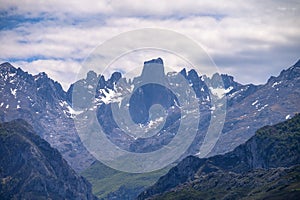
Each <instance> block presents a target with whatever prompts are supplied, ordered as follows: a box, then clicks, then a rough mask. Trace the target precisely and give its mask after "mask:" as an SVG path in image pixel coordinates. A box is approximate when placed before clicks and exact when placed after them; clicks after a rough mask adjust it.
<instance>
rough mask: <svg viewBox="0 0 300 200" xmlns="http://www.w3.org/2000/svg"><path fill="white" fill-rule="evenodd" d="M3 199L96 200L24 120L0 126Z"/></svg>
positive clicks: (89, 187)
mask: <svg viewBox="0 0 300 200" xmlns="http://www.w3.org/2000/svg"><path fill="white" fill-rule="evenodd" d="M0 181H1V182H0V199H39V200H40V199H57V200H58V199H70V200H73V199H78V200H82V199H96V197H94V196H93V194H92V189H91V185H90V183H89V182H88V181H86V180H85V179H84V178H83V177H81V176H79V175H77V174H76V172H75V171H74V170H73V169H71V168H70V167H69V166H68V164H67V162H66V161H65V160H64V159H63V158H62V156H61V155H60V153H59V152H58V151H57V150H56V149H53V148H52V147H51V146H50V145H49V144H48V143H47V142H46V141H45V140H43V139H41V138H40V137H39V136H38V135H36V134H35V133H34V131H33V129H32V127H31V126H30V125H29V124H28V123H27V122H25V121H23V120H14V121H11V122H6V123H2V124H0Z"/></svg>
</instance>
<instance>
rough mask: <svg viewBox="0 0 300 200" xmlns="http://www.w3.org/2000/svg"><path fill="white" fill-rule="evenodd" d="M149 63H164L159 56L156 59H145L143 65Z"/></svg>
mask: <svg viewBox="0 0 300 200" xmlns="http://www.w3.org/2000/svg"><path fill="white" fill-rule="evenodd" d="M151 63H156V64H161V65H163V64H164V62H163V60H162V59H161V58H157V59H152V60H148V61H145V62H144V65H146V64H151Z"/></svg>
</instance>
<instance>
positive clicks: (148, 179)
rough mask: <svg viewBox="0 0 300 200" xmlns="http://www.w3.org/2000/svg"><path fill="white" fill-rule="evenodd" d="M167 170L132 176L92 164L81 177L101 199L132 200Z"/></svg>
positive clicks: (131, 174) (102, 165) (101, 165)
mask: <svg viewBox="0 0 300 200" xmlns="http://www.w3.org/2000/svg"><path fill="white" fill-rule="evenodd" d="M168 169H170V168H166V169H162V170H159V171H155V172H150V173H143V174H133V173H126V172H121V171H117V170H115V169H112V168H110V167H108V166H106V165H104V164H102V163H101V162H99V161H97V162H95V163H93V165H92V166H91V167H89V168H88V169H87V170H85V171H84V172H83V173H82V175H83V176H84V177H85V178H86V179H87V180H88V181H89V182H90V183H91V184H92V186H93V193H94V194H95V195H96V196H97V197H98V198H100V199H101V198H102V199H108V198H114V199H124V200H125V199H134V198H135V197H136V196H137V195H138V194H139V193H140V192H142V191H143V190H144V189H145V188H147V187H149V186H150V185H152V184H154V183H155V182H156V181H157V180H158V178H159V177H161V176H162V175H164V174H166V173H167V171H168Z"/></svg>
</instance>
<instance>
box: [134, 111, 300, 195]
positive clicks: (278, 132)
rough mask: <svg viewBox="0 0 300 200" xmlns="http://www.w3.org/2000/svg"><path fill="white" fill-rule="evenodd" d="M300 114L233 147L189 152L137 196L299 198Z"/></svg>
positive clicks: (265, 128)
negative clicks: (206, 153)
mask: <svg viewBox="0 0 300 200" xmlns="http://www.w3.org/2000/svg"><path fill="white" fill-rule="evenodd" d="M299 196H300V114H297V115H296V116H295V117H293V118H292V119H290V120H287V121H285V122H282V123H279V124H276V125H274V126H265V127H263V128H261V129H259V130H258V131H257V132H256V134H255V136H253V137H252V138H251V139H250V140H248V141H247V142H246V143H245V144H243V145H240V146H238V147H237V148H236V149H235V150H234V151H232V152H229V153H227V154H224V155H218V156H214V157H210V158H205V159H199V158H196V157H193V156H190V157H187V158H186V159H184V160H183V161H181V162H180V163H179V164H178V165H177V166H175V167H173V168H172V169H171V170H170V171H169V172H168V173H167V174H166V175H165V176H163V177H161V178H160V179H159V180H158V181H157V182H156V183H155V184H154V185H153V186H151V187H150V188H148V189H147V190H145V191H144V192H143V193H141V194H140V195H139V197H138V199H148V198H149V199H298V198H299Z"/></svg>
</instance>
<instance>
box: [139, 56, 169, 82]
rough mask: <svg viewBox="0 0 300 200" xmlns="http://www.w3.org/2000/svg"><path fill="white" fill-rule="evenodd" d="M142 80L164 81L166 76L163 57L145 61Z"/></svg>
mask: <svg viewBox="0 0 300 200" xmlns="http://www.w3.org/2000/svg"><path fill="white" fill-rule="evenodd" d="M141 77H142V80H143V81H145V82H156V83H159V82H163V81H164V78H165V69H164V62H163V60H162V59H161V58H157V59H152V60H149V61H145V62H144V68H143V71H142V75H141Z"/></svg>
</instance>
